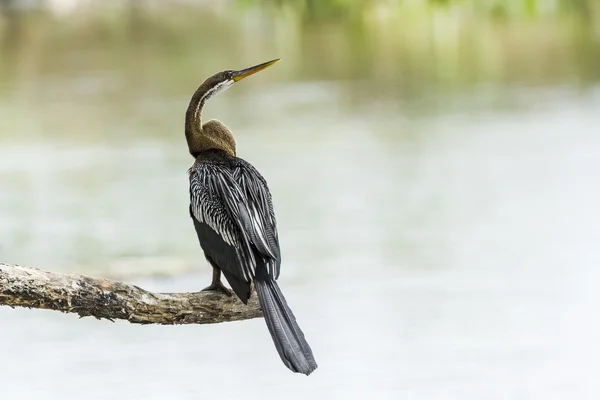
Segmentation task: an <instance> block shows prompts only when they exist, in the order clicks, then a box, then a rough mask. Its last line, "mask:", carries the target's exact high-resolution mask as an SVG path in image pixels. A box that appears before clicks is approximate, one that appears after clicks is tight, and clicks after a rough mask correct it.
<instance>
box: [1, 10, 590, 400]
mask: <svg viewBox="0 0 600 400" xmlns="http://www.w3.org/2000/svg"><path fill="white" fill-rule="evenodd" d="M225 11H228V12H225ZM72 12H75V14H65V15H64V16H60V15H58V16H56V15H52V14H48V13H40V12H32V13H24V14H18V15H17V17H16V18H18V19H17V20H16V19H8V18H3V19H1V20H0V21H1V22H0V32H2V37H1V40H0V43H1V46H2V47H1V48H0V52H1V53H0V54H1V57H2V62H1V63H0V141H1V146H0V182H1V187H0V261H3V262H15V263H22V264H27V265H31V266H37V267H42V268H47V269H53V270H57V271H80V272H86V273H89V274H95V275H103V276H114V277H119V278H123V279H127V280H129V281H132V282H135V283H138V284H140V285H143V286H144V287H147V288H149V289H153V290H160V291H176V290H181V291H191V290H197V289H198V288H199V287H201V286H200V285H203V286H204V285H205V284H206V282H207V280H208V279H209V276H208V274H209V270H208V268H207V267H206V265H205V262H204V261H203V260H202V257H201V251H200V250H199V248H198V246H197V241H196V239H195V237H194V233H193V228H192V226H191V223H190V221H189V218H188V214H187V211H186V210H187V199H188V195H187V176H186V170H187V168H188V167H189V165H190V163H191V159H190V157H189V156H187V155H186V152H185V143H184V139H183V133H182V118H183V113H184V110H185V107H186V105H187V101H188V99H189V96H190V95H191V92H192V91H193V90H194V88H195V86H196V85H197V84H198V83H199V82H200V80H202V79H203V78H204V77H205V76H206V75H208V74H210V73H212V72H213V71H216V70H219V69H225V68H237V67H244V66H247V65H250V64H252V63H255V62H260V61H264V60H267V59H271V58H273V57H274V56H281V57H283V59H284V62H281V63H279V64H278V65H277V67H276V68H273V69H272V70H270V71H269V74H265V75H263V76H258V75H257V76H256V77H255V78H253V79H252V80H248V81H247V82H246V81H244V83H243V84H240V86H239V87H235V88H233V89H231V90H230V91H228V92H227V93H226V94H225V95H222V96H220V97H218V98H216V99H214V100H213V101H212V103H213V104H211V105H210V106H209V107H208V110H207V111H206V115H207V116H208V117H209V118H211V117H215V118H219V119H221V120H223V121H225V122H226V123H227V124H228V125H229V126H230V127H231V128H232V130H233V131H234V132H235V133H236V135H237V140H238V147H239V154H240V155H241V156H242V157H244V158H246V159H248V160H250V161H252V162H253V163H254V164H255V165H256V166H257V167H258V168H259V169H260V170H261V171H263V173H264V174H265V176H266V177H267V179H268V180H269V184H270V186H271V189H272V191H273V194H274V197H275V206H276V210H277V213H278V218H279V221H280V229H281V236H282V246H283V254H284V270H283V274H282V278H281V285H282V286H283V289H284V291H285V292H286V294H287V296H288V297H289V301H290V303H291V304H292V305H293V308H294V309H295V310H296V314H297V315H298V318H299V320H300V322H301V325H302V326H303V328H304V329H305V331H306V334H307V336H308V338H309V341H310V342H311V345H312V346H313V348H314V350H315V354H316V355H317V357H318V361H319V364H320V369H319V370H318V371H317V373H315V375H314V376H311V377H310V378H309V379H302V378H299V377H297V376H290V374H289V373H288V371H287V370H285V368H283V367H282V366H281V365H280V364H279V360H278V359H277V355H276V352H275V350H274V349H272V348H271V347H272V344H271V343H270V339H269V337H268V334H267V333H266V329H265V327H264V326H263V322H262V321H260V320H255V321H246V322H241V323H235V324H222V325H218V326H201V327H192V326H185V327H136V326H130V325H127V324H123V323H116V324H110V323H106V322H104V321H93V320H81V321H77V320H76V318H75V317H72V316H64V315H58V314H55V313H50V312H41V311H28V310H11V309H0V321H1V322H0V323H1V324H2V325H1V326H2V330H1V332H2V333H1V334H0V338H2V339H3V343H6V344H10V345H7V346H5V349H4V350H3V357H2V359H3V360H5V362H3V363H0V382H1V383H2V393H3V394H4V395H5V396H8V397H10V398H16V399H30V398H39V397H45V398H63V399H71V398H73V399H76V398H80V397H82V396H85V397H87V398H99V399H100V398H105V397H108V396H111V397H113V398H143V399H154V398H156V399H158V398H178V399H187V398H190V399H191V398H198V396H213V395H220V396H222V397H224V398H240V397H244V398H306V396H307V395H309V396H312V397H316V398H325V397H329V398H338V397H339V398H363V397H365V396H372V395H375V394H376V395H377V396H378V397H379V398H390V399H393V398H405V399H451V398H452V399H454V398H456V399H481V398H485V399H493V398H498V399H506V398H527V399H538V398H539V399H545V400H546V399H555V398H556V399H564V398H567V397H568V398H579V399H584V398H590V399H592V398H596V397H597V395H598V394H599V393H600V390H599V389H600V388H598V387H597V383H596V382H597V379H596V378H595V374H594V372H595V371H597V367H598V365H597V364H598V362H597V360H598V359H599V358H598V356H599V355H600V354H598V350H597V349H598V347H597V346H596V345H595V343H596V338H597V337H598V333H599V330H600V329H599V328H600V327H599V325H598V324H597V323H596V318H594V316H595V314H596V308H597V305H598V300H599V299H598V295H597V291H596V290H595V286H594V283H595V282H597V280H598V272H597V265H598V263H599V262H600V256H599V255H598V252H597V242H598V238H599V237H600V228H599V227H600V217H599V216H598V213H597V205H598V204H600V191H599V190H598V185H597V171H599V170H600V161H599V160H600V157H599V156H600V136H599V135H598V132H600V114H599V113H598V109H599V107H600V86H599V85H598V73H599V72H598V71H600V68H599V60H600V57H599V55H600V45H599V42H598V39H597V35H596V36H594V35H595V34H594V32H595V29H596V28H595V25H594V22H593V21H577V24H576V23H575V22H574V21H573V19H572V18H561V17H560V16H556V17H547V18H539V19H535V20H530V21H528V22H524V21H521V20H517V21H504V22H503V23H498V22H497V21H493V20H488V19H479V20H473V19H469V18H468V14H462V13H461V14H460V15H459V16H458V17H457V16H454V17H452V15H453V14H452V13H448V12H439V11H431V10H430V11H428V12H425V11H423V13H422V14H418V13H417V14H409V13H408V12H402V13H397V14H393V13H384V15H378V14H373V16H371V17H369V18H367V17H365V18H364V19H363V20H362V22H360V23H357V22H356V21H355V20H352V21H351V22H348V21H347V20H340V22H336V21H329V20H326V21H322V20H319V21H316V22H315V21H313V22H311V23H307V22H306V21H305V20H304V19H300V18H295V16H294V14H293V13H289V12H285V11H273V9H272V8H267V9H266V10H263V9H261V8H257V7H256V6H247V7H246V8H229V6H218V7H213V8H210V9H208V8H198V9H189V8H185V9H181V8H178V7H175V6H173V7H170V8H169V9H159V10H157V9H155V8H152V7H148V8H142V9H141V10H140V9H137V10H127V9H125V10H120V11H119V12H118V13H115V12H114V10H113V11H110V10H106V9H103V10H100V11H98V10H95V11H93V12H90V11H89V10H85V9H83V10H75V11H72ZM390 15H396V17H390ZM74 16H76V18H75V17H74ZM209 35H210V38H209ZM231 377H235V381H232V378H231ZM92 389H93V390H92ZM219 393H220V394H219ZM8 397H7V398H8Z"/></svg>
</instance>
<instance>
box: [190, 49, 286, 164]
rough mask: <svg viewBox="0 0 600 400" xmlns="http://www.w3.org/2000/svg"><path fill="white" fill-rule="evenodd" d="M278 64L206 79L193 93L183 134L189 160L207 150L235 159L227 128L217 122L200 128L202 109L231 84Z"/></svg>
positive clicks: (231, 138)
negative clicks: (220, 150)
mask: <svg viewBox="0 0 600 400" xmlns="http://www.w3.org/2000/svg"><path fill="white" fill-rule="evenodd" d="M278 61H279V58H278V59H276V60H271V61H267V62H265V63H262V64H258V65H255V66H254V67H250V68H245V69H242V70H239V71H233V70H227V71H221V72H217V73H216V74H214V75H213V76H211V77H209V78H207V79H206V80H205V81H204V82H203V83H202V85H200V87H199V88H198V89H197V90H196V92H195V93H194V95H193V96H192V99H191V101H190V104H189V106H188V110H187V113H186V124H185V134H186V139H187V142H188V147H189V150H190V153H191V154H192V156H194V157H195V156H196V155H197V154H199V153H200V152H202V151H205V150H209V149H213V148H216V149H222V150H225V151H227V152H228V153H230V154H232V155H235V140H234V139H233V135H232V134H231V132H230V131H229V129H227V127H226V126H225V125H224V124H223V123H222V122H220V121H217V120H211V121H208V122H206V123H205V124H202V122H201V113H202V107H203V106H204V103H205V102H206V100H208V99H209V98H210V97H211V96H213V95H215V94H217V93H219V92H222V91H224V90H227V89H229V88H230V87H231V86H232V85H233V84H234V83H236V82H239V81H241V80H242V79H244V78H247V77H249V76H250V75H254V74H255V73H257V72H260V71H262V70H264V69H265V68H268V67H270V66H271V65H273V64H275V63H276V62H278Z"/></svg>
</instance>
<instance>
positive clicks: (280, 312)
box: [254, 271, 317, 375]
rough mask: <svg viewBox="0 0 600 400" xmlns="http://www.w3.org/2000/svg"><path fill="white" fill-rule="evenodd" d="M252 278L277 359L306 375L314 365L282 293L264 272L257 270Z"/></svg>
mask: <svg viewBox="0 0 600 400" xmlns="http://www.w3.org/2000/svg"><path fill="white" fill-rule="evenodd" d="M256 275H257V276H256V278H255V280H254V286H255V287H256V293H257V294H258V301H259V302H260V307H261V308H262V311H263V314H264V316H265V321H267V327H268V328H269V333H270V334H271V337H272V338H273V342H274V343H275V347H276V348H277V351H278V352H279V356H280V357H281V360H282V361H283V363H284V364H285V365H286V366H287V367H288V368H289V369H291V370H292V371H294V372H300V373H302V374H305V375H310V373H311V372H313V371H314V370H315V369H316V368H317V363H316V362H315V358H314V356H313V354H312V350H311V349H310V346H309V345H308V343H307V342H306V339H304V333H302V330H300V327H299V326H298V324H297V323H296V318H295V317H294V314H293V313H292V310H290V308H289V307H288V305H287V302H286V301H285V298H284V297H283V293H281V290H279V286H277V282H275V281H274V280H273V279H271V278H270V277H268V276H266V273H265V274H261V273H259V271H257V274H256Z"/></svg>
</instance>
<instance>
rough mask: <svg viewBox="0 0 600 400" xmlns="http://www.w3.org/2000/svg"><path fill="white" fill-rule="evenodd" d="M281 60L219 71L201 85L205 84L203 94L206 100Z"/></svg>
mask: <svg viewBox="0 0 600 400" xmlns="http://www.w3.org/2000/svg"><path fill="white" fill-rule="evenodd" d="M279 60H280V59H279V58H278V59H276V60H271V61H267V62H265V63H262V64H258V65H255V66H254V67H250V68H245V69H242V70H239V71H233V70H227V71H221V72H217V73H216V74H214V75H213V76H211V77H209V78H207V79H206V80H205V81H204V83H203V84H202V85H201V87H202V86H203V87H204V89H205V94H204V96H203V97H204V100H205V101H206V99H208V98H209V97H210V96H212V95H214V94H216V93H219V92H222V91H225V90H227V89H229V88H230V87H231V86H232V85H233V84H234V83H236V82H239V81H241V80H242V79H244V78H247V77H249V76H250V75H254V74H255V73H257V72H260V71H262V70H264V69H266V68H268V67H270V66H271V65H273V64H275V63H276V62H278V61H279Z"/></svg>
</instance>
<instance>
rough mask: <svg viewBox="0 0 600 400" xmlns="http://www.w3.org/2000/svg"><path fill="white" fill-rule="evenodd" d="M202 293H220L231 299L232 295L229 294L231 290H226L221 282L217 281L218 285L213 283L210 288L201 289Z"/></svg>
mask: <svg viewBox="0 0 600 400" xmlns="http://www.w3.org/2000/svg"><path fill="white" fill-rule="evenodd" d="M202 291H203V292H209V291H214V292H221V293H224V294H225V295H227V296H229V297H231V296H232V295H233V293H231V290H229V289H227V288H226V287H225V285H223V283H222V282H221V281H219V283H217V284H215V283H213V284H211V285H210V286H208V287H205V288H204V289H202Z"/></svg>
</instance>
